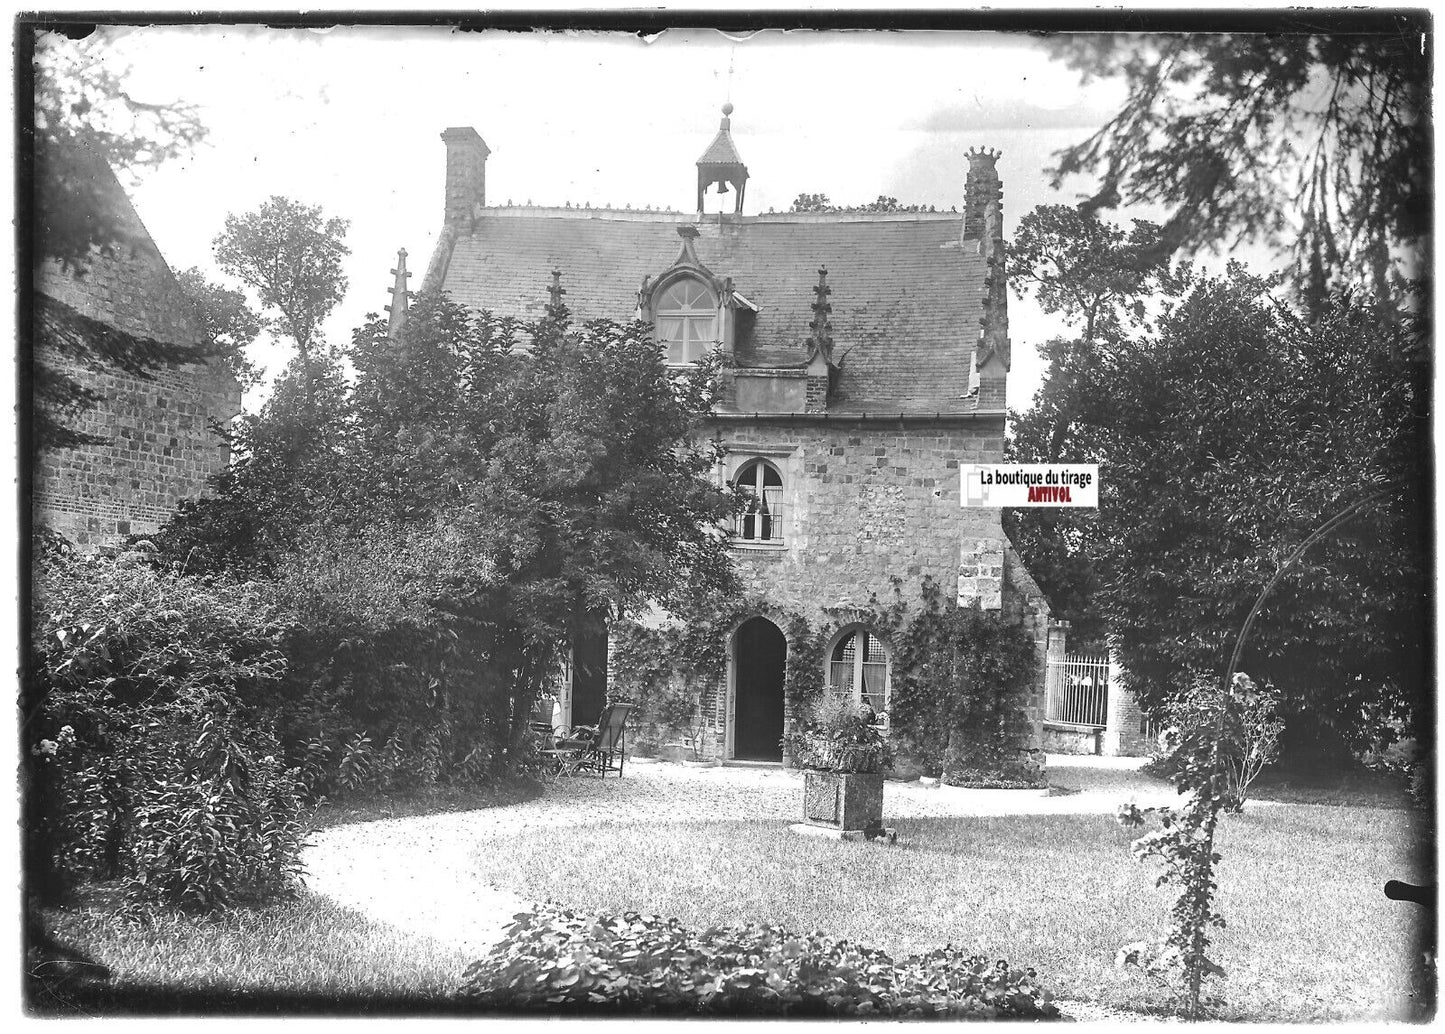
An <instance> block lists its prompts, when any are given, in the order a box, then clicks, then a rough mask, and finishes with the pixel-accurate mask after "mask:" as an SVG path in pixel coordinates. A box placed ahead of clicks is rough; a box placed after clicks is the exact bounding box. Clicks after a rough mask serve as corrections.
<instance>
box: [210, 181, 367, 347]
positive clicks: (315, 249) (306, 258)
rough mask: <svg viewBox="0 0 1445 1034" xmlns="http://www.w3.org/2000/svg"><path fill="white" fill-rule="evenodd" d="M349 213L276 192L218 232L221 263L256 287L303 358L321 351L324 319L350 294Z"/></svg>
mask: <svg viewBox="0 0 1445 1034" xmlns="http://www.w3.org/2000/svg"><path fill="white" fill-rule="evenodd" d="M348 225H349V224H348V222H347V221H346V220H345V219H340V218H335V217H333V218H330V219H326V218H324V217H323V214H322V211H321V207H320V206H319V205H306V204H302V203H301V202H299V201H292V200H291V199H290V198H284V197H280V196H275V195H273V196H272V197H271V198H270V199H269V200H268V201H266V202H265V203H264V204H262V205H261V207H260V208H258V209H256V211H254V212H247V213H245V214H244V215H239V216H238V215H228V216H226V225H225V229H223V230H222V231H221V233H220V234H219V235H218V236H217V237H216V239H215V242H214V246H215V254H216V263H217V265H219V266H220V267H221V269H222V270H223V271H224V272H226V273H229V274H231V275H232V276H234V277H236V278H237V279H239V280H240V281H241V282H242V283H243V284H245V285H246V286H247V287H249V288H251V289H252V290H253V291H255V292H256V296H257V298H258V299H259V300H260V302H261V307H262V309H263V311H264V310H273V311H275V312H276V313H277V314H278V315H276V316H275V317H273V318H271V319H270V320H268V321H267V326H268V327H269V328H270V329H271V330H274V331H277V332H279V333H282V334H285V335H286V336H287V337H289V338H291V340H292V341H294V342H295V343H296V351H297V354H298V355H299V356H300V357H301V361H302V364H303V365H304V366H309V365H310V364H311V362H312V357H313V355H314V354H315V352H316V351H317V345H318V342H317V340H316V338H317V334H318V332H319V331H320V329H321V324H322V322H323V321H324V320H325V319H326V317H327V316H328V315H330V314H331V310H332V309H334V308H336V306H337V304H338V303H339V302H340V301H341V299H342V298H343V297H344V296H345V294H346V286H347V280H346V276H345V275H344V274H343V273H342V271H341V262H342V260H343V259H345V258H346V256H347V255H349V254H351V249H350V248H348V247H347V246H346V230H347V227H348Z"/></svg>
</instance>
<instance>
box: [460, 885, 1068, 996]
mask: <svg viewBox="0 0 1445 1034" xmlns="http://www.w3.org/2000/svg"><path fill="white" fill-rule="evenodd" d="M457 993H458V996H459V997H461V998H463V999H467V1000H470V1001H472V1002H475V1003H477V1004H479V1005H488V1006H499V1007H503V1008H511V1009H547V1010H549V1011H555V1010H565V1009H569V1008H570V1009H573V1010H579V1011H598V1010H606V1011H614V1012H654V1013H665V1014H684V1013H693V1014H703V1015H715V1016H716V1015H754V1016H778V1015H790V1016H887V1017H939V1018H943V1017H950V1018H974V1019H992V1018H1026V1017H1032V1018H1044V1017H1051V1016H1056V1015H1057V1014H1058V1011H1057V1009H1055V1008H1054V1006H1052V1005H1051V1004H1049V1002H1048V996H1047V994H1046V993H1045V992H1044V991H1043V989H1042V988H1040V987H1039V986H1038V985H1037V984H1036V983H1035V982H1034V972H1033V970H1020V969H1016V968H1011V967H1010V966H1009V965H1008V964H1007V963H1005V962H991V961H989V960H988V959H985V958H983V957H982V956H977V955H965V954H964V953H963V952H961V951H959V950H957V949H955V948H953V947H951V946H950V947H946V948H937V949H934V950H932V951H929V952H925V953H924V954H922V955H913V956H910V957H909V958H907V959H904V960H903V961H901V962H895V961H894V960H893V959H892V958H890V957H889V956H888V955H887V954H886V953H885V952H883V951H880V950H878V949H876V948H870V947H868V946H866V945H862V944H856V943H854V942H851V941H846V940H834V939H832V938H830V937H825V936H824V935H822V934H820V933H816V932H814V933H809V934H797V933H792V932H790V931H788V930H785V929H783V928H781V927H776V926H771V925H766V924H762V925H759V924H752V923H750V924H748V925H746V926H718V927H712V928H710V929H708V930H705V931H702V932H701V933H698V932H694V931H691V930H688V929H687V928H686V927H684V926H682V924H680V923H679V922H678V921H677V920H675V919H661V918H658V917H657V916H642V915H638V914H637V913H635V912H628V913H625V914H623V915H621V916H602V917H599V918H594V917H591V916H584V915H580V914H578V913H575V912H571V911H569V910H567V909H564V908H561V907H559V906H556V905H551V904H547V905H539V906H537V907H536V908H535V909H534V910H533V911H531V912H528V913H522V914H520V915H518V916H516V919H515V922H514V923H513V925H512V926H511V927H510V928H509V929H508V930H507V934H506V936H505V938H504V939H503V940H502V941H501V942H500V943H499V944H498V945H497V946H496V947H495V948H493V949H492V952H491V953H490V954H489V955H488V956H487V957H486V958H483V959H481V960H479V961H477V962H475V963H473V964H472V965H471V966H470V967H469V968H468V969H467V972H466V975H465V977H464V978H463V984H462V987H461V988H460V989H459V991H458V992H457Z"/></svg>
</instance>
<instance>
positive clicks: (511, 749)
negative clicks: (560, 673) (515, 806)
mask: <svg viewBox="0 0 1445 1034" xmlns="http://www.w3.org/2000/svg"><path fill="white" fill-rule="evenodd" d="M549 660H550V658H549V657H548V656H547V655H546V651H545V650H544V649H543V648H541V647H533V648H531V649H528V650H527V651H526V652H525V653H524V654H523V660H522V665H521V667H520V668H519V669H518V677H517V682H516V685H515V686H514V687H513V690H512V724H511V728H510V729H509V730H508V733H507V778H509V779H512V778H516V776H517V774H518V772H519V766H520V764H521V760H522V743H523V741H524V740H525V739H526V737H527V729H528V725H529V723H530V722H531V720H532V709H533V708H534V707H536V706H537V700H538V698H539V697H540V696H541V695H542V689H543V683H544V682H545V681H546V680H547V675H548V673H549V672H550V671H551V670H552V665H551V664H550V663H548V661H549Z"/></svg>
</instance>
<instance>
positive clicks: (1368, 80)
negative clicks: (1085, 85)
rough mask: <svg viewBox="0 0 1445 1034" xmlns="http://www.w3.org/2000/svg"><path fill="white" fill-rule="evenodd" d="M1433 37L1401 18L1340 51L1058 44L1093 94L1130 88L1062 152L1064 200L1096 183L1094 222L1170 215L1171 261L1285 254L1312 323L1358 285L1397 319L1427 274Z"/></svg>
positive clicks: (1319, 38)
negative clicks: (1102, 212) (1073, 182)
mask: <svg viewBox="0 0 1445 1034" xmlns="http://www.w3.org/2000/svg"><path fill="white" fill-rule="evenodd" d="M1427 31H1428V23H1421V22H1420V20H1419V19H1418V17H1416V18H1412V17H1411V16H1409V15H1395V16H1390V17H1389V18H1388V20H1387V21H1382V23H1381V24H1380V26H1379V28H1378V29H1377V30H1375V31H1374V32H1361V33H1353V34H1338V35H1329V36H1326V35H1304V34H1264V33H1218V34H1208V35H1197V34H1196V35H1173V36H1137V35H1129V36H1125V35H1102V34H1101V35H1088V36H1069V37H1061V38H1059V39H1057V40H1056V41H1055V42H1054V43H1053V44H1052V45H1053V48H1054V53H1055V55H1056V56H1057V57H1059V58H1060V59H1062V60H1063V61H1064V62H1066V63H1067V64H1068V65H1069V66H1070V67H1072V68H1074V69H1076V70H1078V71H1079V73H1080V75H1081V78H1082V79H1083V80H1084V81H1085V82H1087V81H1089V80H1091V79H1095V78H1104V77H1109V76H1121V77H1122V78H1123V80H1124V83H1125V86H1126V89H1127V96H1126V98H1125V101H1124V103H1123V105H1122V106H1121V107H1120V108H1119V110H1118V111H1117V112H1116V113H1115V114H1114V115H1113V116H1112V117H1111V118H1110V119H1109V120H1108V122H1106V123H1105V124H1104V126H1103V127H1102V128H1100V129H1099V130H1098V131H1097V132H1096V133H1094V134H1093V135H1091V136H1090V137H1088V138H1087V139H1086V140H1083V141H1081V142H1080V143H1078V144H1075V145H1074V146H1072V147H1069V148H1066V149H1065V150H1063V151H1061V152H1059V155H1058V165H1057V167H1056V168H1055V169H1053V170H1052V172H1053V185H1054V186H1055V187H1056V188H1057V187H1058V186H1060V185H1061V183H1062V182H1063V181H1064V180H1065V179H1067V178H1068V177H1070V176H1074V175H1078V174H1091V175H1093V176H1096V177H1097V178H1098V188H1097V190H1096V191H1095V192H1094V194H1093V195H1092V196H1091V197H1089V198H1088V199H1087V200H1086V201H1085V202H1084V205H1083V207H1084V209H1085V211H1086V212H1092V211H1095V210H1097V209H1100V208H1113V207H1116V206H1118V205H1120V204H1164V205H1168V206H1169V207H1170V209H1171V214H1170V217H1169V219H1168V220H1167V221H1166V223H1165V224H1164V227H1163V233H1162V235H1161V237H1160V241H1159V246H1160V248H1161V249H1162V250H1163V251H1164V252H1165V253H1166V254H1167V253H1172V252H1175V251H1177V250H1180V249H1183V250H1186V251H1188V250H1194V249H1199V248H1210V247H1212V248H1222V247H1230V246H1233V245H1235V244H1237V243H1239V242H1241V241H1259V242H1262V243H1265V244H1270V245H1274V246H1277V247H1279V248H1282V249H1284V250H1286V251H1287V252H1289V254H1290V255H1291V257H1292V259H1293V269H1294V274H1293V279H1294V282H1295V285H1296V287H1297V288H1298V289H1299V290H1300V291H1301V296H1302V298H1303V300H1304V301H1305V303H1306V304H1307V306H1309V307H1311V308H1313V307H1315V306H1322V305H1325V304H1327V298H1328V293H1329V289H1330V288H1331V287H1332V286H1333V287H1340V286H1344V285H1345V284H1349V283H1356V284H1359V285H1362V286H1366V287H1367V288H1368V289H1369V290H1370V292H1371V293H1372V294H1373V296H1374V298H1375V301H1376V303H1377V304H1380V305H1383V306H1386V307H1387V308H1390V307H1393V306H1394V305H1395V304H1396V303H1398V302H1399V299H1400V295H1401V290H1402V287H1404V285H1405V283H1406V281H1407V280H1409V279H1411V278H1414V277H1419V276H1421V275H1423V271H1422V270H1421V269H1420V267H1419V264H1420V261H1421V249H1422V248H1423V247H1424V246H1425V244H1426V242H1427V241H1428V235H1429V233H1430V225H1431V222H1430V220H1431V212H1432V210H1433V201H1432V194H1431V183H1430V175H1429V169H1430V168H1431V156H1432V143H1431V132H1430V118H1429V108H1428V104H1429V83H1430V54H1429V51H1428V49H1427V46H1426V42H1425V39H1426V38H1425V36H1424V33H1425V32H1427Z"/></svg>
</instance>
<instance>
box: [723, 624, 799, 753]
mask: <svg viewBox="0 0 1445 1034" xmlns="http://www.w3.org/2000/svg"><path fill="white" fill-rule="evenodd" d="M787 656H788V643H787V640H786V639H784V638H783V633H782V631H781V630H780V629H779V628H778V626H777V625H775V624H773V623H772V622H771V621H769V620H768V619H767V618H752V619H751V620H749V621H745V622H744V623H743V625H742V627H741V628H739V629H738V632H737V636H736V637H735V638H734V639H733V658H734V663H733V675H734V679H733V687H734V696H733V708H734V711H733V757H735V758H741V759H744V760H747V761H781V760H783V746H782V743H781V742H780V741H781V740H782V738H783V662H784V661H785V660H786V659H787Z"/></svg>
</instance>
